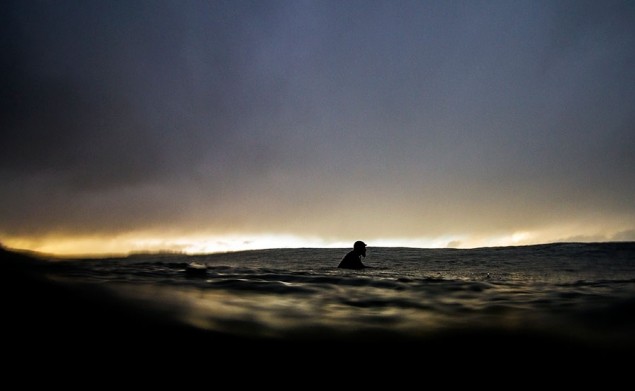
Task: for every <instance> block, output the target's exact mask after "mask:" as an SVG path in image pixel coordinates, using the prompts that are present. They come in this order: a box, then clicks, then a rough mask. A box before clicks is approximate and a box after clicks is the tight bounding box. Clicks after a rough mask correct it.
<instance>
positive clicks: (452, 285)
mask: <svg viewBox="0 0 635 391" xmlns="http://www.w3.org/2000/svg"><path fill="white" fill-rule="evenodd" d="M347 251H348V250H347V249H277V250H262V251H247V252H237V253H228V254H213V255H204V256H184V255H138V256H133V257H127V258H112V259H83V260H62V261H60V260H57V261H44V262H42V261H34V260H31V259H28V258H27V259H24V260H23V259H17V261H16V260H13V261H15V262H14V263H15V265H18V266H16V268H17V269H16V270H18V271H20V272H25V271H28V272H29V273H27V274H24V273H22V274H24V275H27V276H28V278H29V279H31V280H28V281H32V280H33V278H36V279H35V280H34V281H36V282H31V283H28V284H24V283H22V282H20V283H13V282H12V281H13V280H12V277H9V276H7V274H6V273H5V275H4V276H3V281H4V283H3V288H4V289H5V291H7V292H5V294H4V300H5V301H7V300H8V302H9V303H10V304H9V308H12V309H13V313H12V314H9V315H10V316H9V317H5V323H6V319H10V318H11V317H13V318H14V319H18V320H20V319H21V320H22V323H20V322H18V326H16V327H15V328H16V329H17V331H18V332H19V331H21V330H27V332H29V333H33V334H36V335H41V333H42V331H43V330H47V329H50V328H51V327H52V326H54V325H56V324H57V325H58V327H57V328H56V329H55V330H56V333H58V334H59V333H60V330H68V329H71V330H73V331H72V332H67V333H62V336H63V337H64V338H67V339H68V338H70V339H73V338H74V336H75V335H76V333H77V335H81V338H85V339H88V340H89V341H91V342H88V343H93V344H95V343H97V342H96V341H100V340H101V341H105V340H106V339H107V337H108V336H109V335H111V333H114V332H117V333H118V334H116V335H119V336H122V335H123V336H135V337H136V338H137V337H139V336H141V335H146V332H147V333H148V335H150V334H149V333H151V332H152V331H155V332H156V333H155V334H153V337H152V338H156V339H157V341H163V340H168V339H169V333H168V334H166V333H165V332H166V330H174V329H175V327H176V328H179V327H182V328H187V330H195V331H196V332H197V333H202V334H201V335H212V336H214V338H215V339H214V340H215V341H246V340H247V341H255V340H270V341H287V342H288V341H298V342H300V343H301V342H302V341H356V340H359V341H364V342H368V341H379V340H383V341H386V340H389V341H393V340H394V341H397V340H398V341H408V342H414V341H426V343H428V344H429V345H428V346H431V345H430V344H433V345H434V344H437V345H435V346H437V347H438V344H441V343H445V342H447V341H453V343H454V344H455V345H461V344H463V343H465V344H466V345H467V346H472V345H477V346H478V347H479V348H483V347H487V346H488V338H492V340H496V341H498V344H497V345H496V346H498V347H500V346H505V345H506V344H507V343H508V342H510V343H516V342H518V341H519V339H518V338H516V337H519V336H521V337H522V342H523V346H524V347H531V346H532V345H533V343H534V341H539V343H541V344H542V345H539V346H540V347H541V348H545V347H549V346H551V342H556V345H555V346H560V345H562V346H567V347H571V346H573V347H588V348H598V349H604V350H609V351H612V350H618V351H621V352H628V351H631V349H633V348H635V243H601V244H596V243H592V244H567V243H564V244H550V245H539V246H526V247H503V248H483V249H472V250H453V249H413V248H372V247H371V248H369V250H368V256H367V258H366V259H365V260H364V262H365V263H366V264H367V265H369V266H372V267H373V268H370V269H365V270H361V271H353V270H341V269H338V268H337V264H338V263H339V261H340V259H341V258H342V257H343V256H344V254H345V253H346V252H347ZM3 254H4V255H5V258H6V254H8V253H3ZM13 261H12V262H13ZM192 263H195V264H197V265H199V266H203V267H205V268H204V269H202V270H200V269H198V270H194V271H192V270H190V269H191V268H190V267H189V266H190V265H191V264H192ZM15 265H14V266H15ZM15 274H16V275H19V274H20V273H17V272H16V273H15ZM34 276H35V277H34ZM12 284H13V285H12ZM42 286H46V287H47V288H46V289H42V288H41V287H42ZM49 288H50V289H49ZM7 297H9V299H7ZM104 297H107V298H108V299H107V300H104ZM23 299H24V300H25V301H24V302H23V303H22V301H21V300H23ZM27 299H28V300H27ZM68 303H71V304H68ZM122 308H125V309H126V310H125V311H123V310H121V309H122ZM5 311H6V306H5ZM16 314H17V315H16ZM41 314H45V315H41ZM86 316H90V317H91V318H92V323H90V322H89V323H87V322H85V321H84V320H85V319H84V318H85V317H86ZM118 319H123V320H122V321H118ZM147 319H152V320H153V321H152V322H146V320H147ZM106 320H107V321H106ZM131 320H134V321H135V322H136V323H134V328H132V329H129V327H132V326H133V322H132V321H131ZM157 324H160V325H162V328H161V327H157ZM165 324H169V325H170V327H169V328H166V327H163V326H164V325H165ZM36 330H37V331H36ZM157 330H159V331H160V333H161V335H156V334H157V333H158V331H157ZM196 335H198V334H196ZM448 336H449V337H448ZM465 336H467V337H465ZM501 336H512V338H503V339H501ZM49 337H50V336H49ZM463 337H465V338H464V339H461V338H463ZM47 338H48V337H47ZM52 338H53V339H54V338H55V336H54V335H53V336H52ZM439 341H444V342H439ZM152 343H153V344H154V342H152ZM175 343H178V342H175ZM493 346H494V345H493Z"/></svg>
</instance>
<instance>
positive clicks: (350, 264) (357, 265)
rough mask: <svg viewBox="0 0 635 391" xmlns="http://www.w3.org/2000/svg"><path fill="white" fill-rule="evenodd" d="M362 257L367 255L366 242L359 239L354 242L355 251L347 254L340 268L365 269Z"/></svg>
mask: <svg viewBox="0 0 635 391" xmlns="http://www.w3.org/2000/svg"><path fill="white" fill-rule="evenodd" d="M362 257H366V243H364V242H362V241H361V240H358V241H357V242H355V243H354V244H353V251H351V252H349V253H348V254H346V256H345V257H344V258H343V259H342V262H340V265H339V266H338V267H339V268H342V269H363V268H366V267H368V266H365V265H364V264H363V263H362Z"/></svg>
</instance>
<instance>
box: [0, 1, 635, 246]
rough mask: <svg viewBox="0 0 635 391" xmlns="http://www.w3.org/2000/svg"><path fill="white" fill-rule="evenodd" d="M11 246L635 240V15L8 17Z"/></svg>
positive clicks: (6, 135)
mask: <svg viewBox="0 0 635 391" xmlns="http://www.w3.org/2000/svg"><path fill="white" fill-rule="evenodd" d="M0 10H1V11H0V18H1V19H0V42H1V43H2V48H3V49H2V51H1V53H0V64H1V67H2V72H0V82H1V84H2V89H1V90H0V102H1V105H0V110H1V112H0V129H1V132H2V133H1V135H2V137H1V142H0V181H1V182H0V183H1V185H0V242H2V243H3V244H4V245H6V246H9V247H17V248H24V249H30V250H35V251H44V252H51V253H57V254H101V253H119V252H124V253H125V252H129V251H156V250H170V251H185V252H213V251H228V250H237V249H252V248H253V249H255V248H268V247H350V246H352V243H353V241H355V240H364V241H365V242H366V243H368V245H369V246H371V247H372V246H414V247H459V248H461V247H463V248H465V247H480V246H498V245H517V244H518V245H522V244H533V243H548V242H558V241H622V240H635V105H634V102H635V72H634V71H633V70H634V69H635V2H633V1H610V0H609V1H513V0H504V1H371V0H367V1H353V0H351V1H301V0H297V1H187V0H185V1H136V0H133V1H130V0H124V1H91V0H86V1H66V0H59V1H30V0H24V1H12V0H9V1H3V2H2V4H1V5H0Z"/></svg>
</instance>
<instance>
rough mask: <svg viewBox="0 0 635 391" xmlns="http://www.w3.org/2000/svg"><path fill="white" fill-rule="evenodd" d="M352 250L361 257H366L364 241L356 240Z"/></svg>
mask: <svg viewBox="0 0 635 391" xmlns="http://www.w3.org/2000/svg"><path fill="white" fill-rule="evenodd" d="M353 251H355V252H356V253H358V254H360V255H361V256H362V257H366V243H364V242H362V241H361V240H358V241H357V242H355V243H354V244H353Z"/></svg>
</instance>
